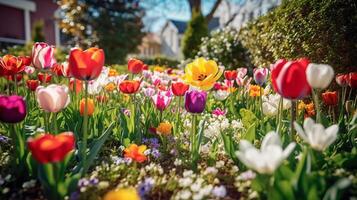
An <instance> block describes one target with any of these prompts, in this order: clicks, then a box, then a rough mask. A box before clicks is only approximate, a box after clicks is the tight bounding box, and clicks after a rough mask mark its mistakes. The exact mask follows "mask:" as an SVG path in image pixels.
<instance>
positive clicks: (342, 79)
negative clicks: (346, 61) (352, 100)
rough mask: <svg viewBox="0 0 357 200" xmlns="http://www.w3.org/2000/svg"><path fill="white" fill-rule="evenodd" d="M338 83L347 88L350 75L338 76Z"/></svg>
mask: <svg viewBox="0 0 357 200" xmlns="http://www.w3.org/2000/svg"><path fill="white" fill-rule="evenodd" d="M336 83H337V84H338V85H339V86H341V87H346V86H347V85H348V74H337V75H336Z"/></svg>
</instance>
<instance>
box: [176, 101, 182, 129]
mask: <svg viewBox="0 0 357 200" xmlns="http://www.w3.org/2000/svg"><path fill="white" fill-rule="evenodd" d="M181 99H182V97H179V99H178V104H177V113H176V127H175V131H174V134H175V135H176V136H177V135H178V132H179V130H180V109H181Z"/></svg>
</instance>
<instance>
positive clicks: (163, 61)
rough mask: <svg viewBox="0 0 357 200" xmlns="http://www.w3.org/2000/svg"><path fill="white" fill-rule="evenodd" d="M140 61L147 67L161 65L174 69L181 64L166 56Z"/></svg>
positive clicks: (143, 58) (146, 58) (145, 58)
mask: <svg viewBox="0 0 357 200" xmlns="http://www.w3.org/2000/svg"><path fill="white" fill-rule="evenodd" d="M138 59H140V60H142V61H143V62H144V63H145V64H147V65H160V66H167V67H174V68H176V67H177V65H178V64H179V63H180V62H179V61H178V60H175V59H171V58H167V57H165V56H155V57H142V58H138Z"/></svg>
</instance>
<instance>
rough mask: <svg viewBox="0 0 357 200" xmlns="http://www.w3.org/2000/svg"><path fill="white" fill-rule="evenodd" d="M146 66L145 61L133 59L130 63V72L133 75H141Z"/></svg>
mask: <svg viewBox="0 0 357 200" xmlns="http://www.w3.org/2000/svg"><path fill="white" fill-rule="evenodd" d="M144 66H145V64H144V63H143V61H141V60H138V59H135V58H131V59H129V61H128V70H129V71H130V72H131V73H133V74H139V73H141V72H142V71H143V69H144Z"/></svg>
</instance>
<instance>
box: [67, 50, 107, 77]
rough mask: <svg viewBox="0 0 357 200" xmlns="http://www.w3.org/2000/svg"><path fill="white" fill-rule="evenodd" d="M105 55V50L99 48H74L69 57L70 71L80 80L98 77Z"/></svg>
mask: <svg viewBox="0 0 357 200" xmlns="http://www.w3.org/2000/svg"><path fill="white" fill-rule="evenodd" d="M104 57H105V56H104V51H103V50H102V49H99V48H95V47H92V48H89V49H87V50H85V51H82V50H81V49H72V50H71V52H70V55H69V59H68V61H69V63H68V64H69V68H70V72H71V74H72V75H73V76H74V77H75V78H76V79H79V80H84V81H88V80H93V79H96V78H97V77H98V76H99V75H100V73H101V71H102V69H103V65H104V59H105V58H104Z"/></svg>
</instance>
